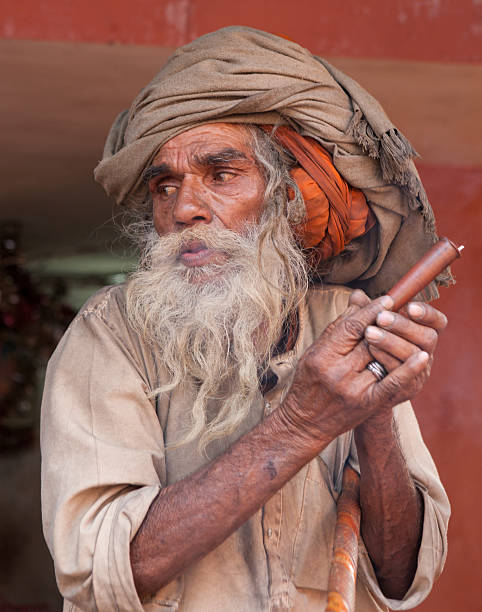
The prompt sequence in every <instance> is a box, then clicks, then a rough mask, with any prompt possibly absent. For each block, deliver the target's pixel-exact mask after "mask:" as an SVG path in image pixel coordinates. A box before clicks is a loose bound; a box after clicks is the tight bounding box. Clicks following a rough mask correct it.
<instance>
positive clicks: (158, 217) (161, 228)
mask: <svg viewBox="0 0 482 612" xmlns="http://www.w3.org/2000/svg"><path fill="white" fill-rule="evenodd" d="M171 217H172V215H170V214H169V210H168V207H167V206H161V205H159V204H156V203H155V202H154V203H153V205H152V221H153V223H154V228H155V230H156V232H157V233H158V234H159V236H163V235H164V234H167V233H169V232H170V231H172V219H171Z"/></svg>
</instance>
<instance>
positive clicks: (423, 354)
mask: <svg viewBox="0 0 482 612" xmlns="http://www.w3.org/2000/svg"><path fill="white" fill-rule="evenodd" d="M428 357H429V355H428V353H427V352H426V351H420V353H419V354H418V360H419V361H421V362H422V363H424V362H425V361H428Z"/></svg>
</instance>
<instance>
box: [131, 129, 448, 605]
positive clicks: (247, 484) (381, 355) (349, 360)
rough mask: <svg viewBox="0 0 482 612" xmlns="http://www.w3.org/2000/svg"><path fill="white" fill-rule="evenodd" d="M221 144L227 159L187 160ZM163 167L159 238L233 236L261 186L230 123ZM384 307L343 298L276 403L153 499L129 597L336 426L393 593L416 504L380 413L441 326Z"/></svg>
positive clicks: (438, 317) (188, 257)
mask: <svg viewBox="0 0 482 612" xmlns="http://www.w3.org/2000/svg"><path fill="white" fill-rule="evenodd" d="M225 149H234V150H236V151H238V152H239V153H240V154H241V155H237V154H235V155H234V156H233V159H232V160H231V161H229V162H226V161H223V162H222V163H201V162H202V161H203V160H202V157H203V156H206V155H207V154H210V155H213V156H214V154H215V153H219V152H220V151H223V150H225ZM199 158H201V159H199ZM205 161H206V159H204V162H205ZM213 161H214V162H215V160H214V157H212V159H211V160H210V162H213ZM163 163H168V164H169V166H170V168H169V169H168V170H167V169H166V170H167V171H166V172H165V173H162V174H159V175H158V176H157V177H155V178H153V179H152V180H151V181H150V190H151V193H152V195H153V214H154V224H155V227H156V230H157V232H158V233H159V234H160V235H164V234H166V233H169V232H174V231H180V230H182V229H185V228H186V227H189V226H192V225H194V224H196V223H205V224H213V225H214V226H216V227H224V228H228V229H232V230H234V231H239V230H240V229H241V228H242V227H243V225H244V224H245V223H246V221H255V220H256V219H258V218H259V216H260V213H261V211H262V205H263V204H262V202H263V192H264V179H263V177H262V174H261V171H260V170H259V169H258V167H257V165H256V163H255V161H254V158H253V155H252V153H251V151H250V145H249V140H248V139H247V138H246V132H245V130H244V129H243V128H242V127H240V126H236V125H228V124H211V125H205V126H201V127H198V128H195V129H193V130H190V131H188V132H184V133H183V134H181V135H179V136H177V137H175V138H173V139H172V140H171V141H169V142H168V143H167V144H166V145H165V146H164V147H162V149H161V150H160V152H159V154H158V156H157V157H156V159H155V160H154V165H155V166H160V165H161V164H163ZM194 250H195V251H196V252H193V253H187V254H183V255H181V261H183V263H184V264H185V265H205V264H206V263H208V262H210V261H213V260H215V259H216V260H217V261H222V259H221V260H220V259H219V258H220V257H222V255H221V254H220V253H217V252H215V251H212V250H209V249H202V248H201V249H200V250H199V245H196V249H194ZM391 305H392V300H391V298H389V297H387V296H385V297H382V298H379V299H377V300H373V301H371V300H370V299H369V298H368V297H366V296H365V295H364V294H363V293H362V292H355V293H354V294H353V295H352V297H351V299H350V306H349V308H348V309H347V311H346V312H345V313H344V314H343V315H342V316H341V317H339V318H338V319H337V320H336V321H335V322H334V323H332V324H331V325H330V326H329V327H328V328H327V329H326V330H325V332H324V333H323V334H322V335H321V336H320V337H319V338H318V339H317V340H316V341H315V342H314V343H313V344H312V345H311V347H309V348H308V349H307V351H306V352H305V353H304V355H303V356H302V357H301V359H300V361H299V363H298V366H297V369H296V372H295V377H294V380H293V384H292V386H291V388H290V391H289V392H288V394H287V396H286V398H285V400H284V402H283V403H282V404H281V405H280V407H279V408H278V409H277V410H275V411H274V412H272V413H271V414H270V416H269V417H267V418H266V419H264V420H263V421H262V422H261V423H260V424H259V425H258V426H257V427H255V428H254V429H253V430H252V431H251V432H249V433H248V434H246V435H245V436H243V437H241V438H240V439H239V440H238V441H237V442H236V443H235V444H234V445H233V446H232V447H231V448H230V449H229V451H228V452H226V453H225V454H224V455H222V456H220V457H219V458H217V459H216V460H214V461H212V462H211V463H209V464H208V465H206V466H205V467H203V468H202V469H200V470H199V471H198V472H196V473H194V474H192V475H191V476H189V477H187V478H185V479H184V480H181V481H179V482H177V483H175V484H173V485H171V486H168V487H167V488H165V489H163V490H162V491H161V492H160V494H159V495H158V497H157V498H156V499H155V500H154V502H153V503H152V505H151V507H150V509H149V512H148V514H147V516H146V518H145V520H144V522H143V523H142V525H141V528H140V529H139V531H138V533H137V535H136V537H135V538H134V540H133V542H132V544H131V564H132V569H133V574H134V581H135V584H136V588H137V590H138V593H139V595H140V597H141V598H143V597H145V596H147V595H149V594H152V593H154V592H156V591H157V590H159V589H160V588H161V587H162V586H163V585H165V584H167V583H168V582H170V581H171V580H172V579H173V578H174V577H175V576H176V575H177V574H179V573H181V572H182V571H183V570H184V569H185V568H186V567H188V566H189V565H190V564H191V563H193V562H194V561H196V560H197V559H199V558H200V557H202V556H203V555H205V554H207V553H208V552H209V551H211V550H212V549H213V548H215V547H216V546H217V545H219V544H220V543H221V542H222V541H223V540H224V539H226V538H227V537H228V536H229V535H230V534H231V533H233V532H234V531H235V530H236V529H237V528H238V527H239V526H240V525H241V524H242V523H243V522H245V521H246V520H247V519H248V518H249V517H250V516H251V515H252V514H253V513H254V512H256V510H257V509H258V508H260V507H261V506H262V505H263V504H264V503H265V502H266V501H267V500H268V499H269V498H270V496H271V495H273V494H274V493H275V492H276V491H277V490H278V489H279V488H281V487H282V486H283V485H284V484H285V483H286V482H287V481H288V480H289V479H290V478H292V477H293V476H294V475H295V474H296V472H297V471H298V470H300V469H301V468H302V467H303V465H305V464H306V463H307V462H308V461H310V460H311V459H312V458H313V457H315V456H316V455H317V454H318V453H319V452H320V451H322V450H323V449H324V448H325V447H326V446H327V445H328V444H329V443H330V442H331V441H332V440H333V439H334V438H336V437H337V436H338V435H339V434H341V433H343V432H345V431H348V430H350V429H355V441H356V445H357V450H358V454H359V462H360V468H361V479H360V502H361V512H362V525H361V531H362V535H363V538H364V542H365V545H366V547H367V550H368V552H369V554H370V557H371V559H372V562H373V565H374V568H375V571H376V573H377V577H378V579H379V581H380V585H381V587H382V589H383V591H384V593H385V594H386V595H387V596H388V597H392V598H401V597H403V595H404V594H405V592H406V591H407V589H408V587H409V586H410V583H411V581H412V578H413V575H414V573H415V569H416V563H417V554H418V547H419V542H420V536H421V525H422V502H421V499H420V497H419V495H418V493H417V491H416V489H415V486H414V484H413V482H412V480H411V478H410V476H409V474H408V471H407V468H406V465H405V461H404V458H403V456H402V454H401V452H400V449H399V446H398V444H397V439H396V432H394V431H393V428H392V408H393V406H395V405H396V404H399V403H401V402H403V401H405V400H407V399H410V398H412V397H413V396H414V395H415V394H416V393H418V391H420V389H421V388H422V386H423V384H424V382H425V380H426V379H427V378H428V376H429V374H430V367H431V363H432V358H433V353H434V350H435V347H436V344H437V338H438V333H439V332H440V331H441V330H442V329H443V328H444V327H445V325H446V323H447V320H446V318H445V316H444V315H443V314H442V313H440V312H439V311H437V310H436V309H434V308H433V307H431V306H429V305H426V304H424V305H418V304H417V305H415V304H411V305H409V306H408V308H407V310H406V311H405V313H404V314H403V315H402V314H393V313H390V312H389V309H390V307H391ZM391 317H393V320H391ZM373 358H376V359H378V360H379V361H380V362H381V363H383V364H384V365H385V367H386V369H387V370H388V371H389V375H388V376H387V377H386V378H385V379H383V380H382V381H381V382H377V381H376V379H375V377H374V376H373V374H371V372H369V371H368V370H366V365H367V363H368V362H369V361H371V360H372V359H373ZM382 478H383V481H384V485H385V486H384V487H383V488H381V487H379V482H380V480H381V479H382ZM161 525H162V529H160V526H161Z"/></svg>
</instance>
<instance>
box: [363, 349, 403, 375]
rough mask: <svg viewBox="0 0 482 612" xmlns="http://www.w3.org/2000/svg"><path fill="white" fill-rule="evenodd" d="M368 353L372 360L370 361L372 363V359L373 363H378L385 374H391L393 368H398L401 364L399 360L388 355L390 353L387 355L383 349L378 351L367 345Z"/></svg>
mask: <svg viewBox="0 0 482 612" xmlns="http://www.w3.org/2000/svg"><path fill="white" fill-rule="evenodd" d="M368 351H369V353H370V355H371V356H372V359H370V361H372V360H373V359H375V361H379V362H380V363H381V364H382V366H383V367H384V368H385V370H386V371H387V372H391V371H392V370H394V369H395V368H398V366H399V365H400V364H401V363H402V362H401V360H400V359H397V358H396V357H394V356H393V355H390V353H387V352H386V351H384V350H383V349H380V348H378V347H376V346H373V345H370V344H369V345H368Z"/></svg>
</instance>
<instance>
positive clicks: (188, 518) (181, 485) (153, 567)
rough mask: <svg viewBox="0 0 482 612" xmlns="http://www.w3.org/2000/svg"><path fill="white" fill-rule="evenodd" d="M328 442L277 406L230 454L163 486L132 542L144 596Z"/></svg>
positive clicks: (217, 541)
mask: <svg viewBox="0 0 482 612" xmlns="http://www.w3.org/2000/svg"><path fill="white" fill-rule="evenodd" d="M329 441H330V436H329V435H325V436H322V435H320V436H319V437H318V439H317V440H314V439H312V438H309V437H307V436H304V435H303V434H302V433H301V432H299V431H298V430H297V429H296V428H294V427H292V426H291V424H290V423H289V422H287V421H286V420H285V419H284V418H283V417H282V415H281V414H280V413H278V412H274V413H272V414H271V415H270V416H269V417H267V418H266V419H265V420H264V421H263V422H262V423H261V424H260V425H259V426H257V427H256V428H255V429H253V430H252V431H251V432H249V433H248V434H246V435H245V436H243V437H242V438H241V439H240V440H238V442H236V443H235V444H234V445H233V446H232V447H231V448H230V449H229V450H228V451H227V452H226V453H225V454H224V455H222V456H221V457H219V458H218V459H216V460H215V461H212V462H211V463H210V464H208V465H206V466H205V467H203V468H201V469H200V470H198V471H197V472H196V473H195V474H193V475H191V476H189V477H187V478H185V479H184V480H182V481H179V482H177V483H175V484H173V485H171V486H169V487H167V488H166V489H163V490H162V491H161V492H160V494H159V496H158V497H157V498H156V499H155V500H154V502H153V503H152V505H151V507H150V509H149V512H148V514H147V517H146V519H145V521H144V522H143V524H142V526H141V528H140V530H139V532H138V533H137V535H136V537H135V538H134V540H133V542H132V545H131V565H132V569H133V574H134V581H135V584H136V588H137V591H138V593H139V596H140V597H141V598H142V597H145V596H146V595H149V594H152V593H155V592H156V591H157V590H158V589H159V588H161V586H164V585H165V584H167V583H168V582H170V581H171V580H172V579H173V578H174V577H175V576H176V574H178V573H180V572H181V571H182V570H183V569H184V568H185V567H187V566H188V565H190V564H191V563H193V562H194V561H196V559H198V558H199V557H201V556H203V555H205V554H207V553H208V552H209V551H211V550H212V549H213V548H215V547H216V546H218V545H219V544H221V542H223V541H224V540H225V539H226V538H227V537H228V536H229V535H230V534H231V533H233V532H234V531H235V530H236V529H237V528H238V527H239V526H240V525H242V524H243V523H244V522H245V521H246V520H248V518H249V517H250V516H251V515H252V514H254V513H255V512H256V510H258V508H260V507H261V506H262V505H263V504H264V503H265V502H266V501H267V500H268V499H269V498H270V497H271V496H272V495H273V494H274V493H275V492H276V491H277V490H278V489H280V488H281V487H282V486H283V485H284V484H285V483H286V482H287V481H288V480H289V479H290V478H292V477H293V476H294V474H296V472H297V471H298V470H299V469H301V467H302V466H303V465H304V464H305V463H307V462H308V461H310V459H312V458H313V457H315V456H316V455H317V454H318V453H319V452H320V450H321V449H322V448H324V446H326V445H327V444H328V442H329Z"/></svg>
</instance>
